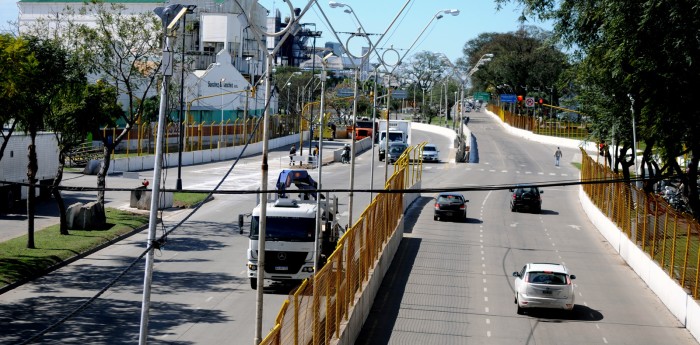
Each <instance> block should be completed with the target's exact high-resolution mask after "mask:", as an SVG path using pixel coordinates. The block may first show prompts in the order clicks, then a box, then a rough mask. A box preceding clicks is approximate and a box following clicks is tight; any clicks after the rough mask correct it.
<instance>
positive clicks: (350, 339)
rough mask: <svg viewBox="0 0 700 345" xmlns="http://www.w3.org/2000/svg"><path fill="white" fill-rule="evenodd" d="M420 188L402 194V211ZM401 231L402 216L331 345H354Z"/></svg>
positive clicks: (394, 251)
mask: <svg viewBox="0 0 700 345" xmlns="http://www.w3.org/2000/svg"><path fill="white" fill-rule="evenodd" d="M420 187H421V184H420V181H419V182H418V183H416V184H415V185H413V186H412V187H411V189H415V190H416V191H417V192H416V193H405V194H404V197H403V200H404V211H405V210H407V209H408V208H409V207H410V206H411V203H413V201H415V200H416V199H417V198H418V197H419V196H420ZM403 231H404V217H403V216H402V217H401V219H400V220H399V224H398V225H397V226H396V230H395V231H394V234H393V235H392V236H391V237H390V238H389V240H388V241H387V243H386V245H385V246H384V249H383V250H382V252H381V255H380V256H379V258H378V259H377V261H376V263H375V266H374V269H372V270H370V272H369V278H368V279H367V281H366V282H365V283H364V284H363V287H362V293H361V294H360V295H359V296H357V297H356V298H355V301H354V302H353V307H352V308H351V309H350V310H349V311H348V320H347V321H345V322H344V323H342V324H341V326H340V337H339V338H338V339H333V341H331V344H338V345H352V344H354V343H355V340H357V336H358V335H359V334H360V332H361V331H362V326H363V325H364V323H365V320H367V316H369V313H370V311H371V310H372V304H374V298H375V297H376V296H377V292H378V291H379V287H380V286H381V285H382V280H384V276H385V275H386V272H387V271H388V270H389V267H390V266H391V262H392V261H393V260H394V255H395V254H396V251H397V250H398V248H399V245H400V244H401V240H402V239H403Z"/></svg>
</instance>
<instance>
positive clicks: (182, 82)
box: [175, 5, 197, 191]
mask: <svg viewBox="0 0 700 345" xmlns="http://www.w3.org/2000/svg"><path fill="white" fill-rule="evenodd" d="M186 8H187V11H186V12H185V14H183V15H182V58H181V61H180V64H181V65H182V66H181V68H180V112H178V114H177V122H178V127H177V128H178V131H177V182H176V183H175V189H176V190H178V191H181V190H182V148H183V141H185V139H184V138H185V133H184V130H183V127H182V114H184V112H185V110H184V108H185V26H186V25H185V23H186V22H187V21H186V18H187V14H188V13H194V9H195V8H197V6H196V5H188V6H187V7H186ZM188 123H189V122H188Z"/></svg>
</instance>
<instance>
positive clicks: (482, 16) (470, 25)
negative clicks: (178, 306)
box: [0, 0, 552, 61]
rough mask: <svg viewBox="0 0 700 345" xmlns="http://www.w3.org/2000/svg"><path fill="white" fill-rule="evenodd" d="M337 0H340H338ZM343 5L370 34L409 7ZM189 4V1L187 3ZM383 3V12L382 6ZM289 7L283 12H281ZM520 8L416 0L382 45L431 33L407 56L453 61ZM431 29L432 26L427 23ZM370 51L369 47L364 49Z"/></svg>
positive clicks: (348, 19)
mask: <svg viewBox="0 0 700 345" xmlns="http://www.w3.org/2000/svg"><path fill="white" fill-rule="evenodd" d="M336 1H337V0H336ZM339 2H344V3H346V4H348V5H350V6H351V7H352V9H353V10H354V11H355V14H356V15H357V17H358V18H359V20H360V22H361V24H362V25H363V26H364V28H365V29H366V30H367V32H369V33H376V34H381V33H384V32H385V31H386V29H387V27H388V26H389V24H390V23H391V21H392V20H393V19H394V18H395V17H396V14H397V13H398V12H399V10H400V9H401V8H402V7H403V6H404V4H405V3H406V0H373V1H370V0H346V1H339ZM182 3H183V4H186V3H187V2H186V1H184V2H182ZM259 3H260V4H261V5H263V6H265V7H267V8H268V9H270V10H272V9H273V8H279V9H280V12H281V14H282V17H285V16H288V13H289V11H288V8H287V5H286V4H284V2H282V0H260V1H259ZM292 3H293V4H294V6H296V7H303V6H305V4H306V3H307V1H306V0H292ZM318 4H319V5H321V7H322V8H323V11H324V13H325V14H326V16H327V17H328V18H329V19H330V20H331V23H332V24H333V28H334V29H335V30H336V31H339V32H354V31H356V29H357V27H358V25H357V24H356V23H355V22H354V17H353V16H352V15H351V14H347V13H344V12H343V9H342V8H330V6H329V5H328V0H319V1H318ZM378 4H381V5H379V7H378V6H377V5H378ZM282 6H284V7H282ZM445 9H458V10H460V14H459V15H458V16H451V15H445V16H444V17H443V18H442V19H440V20H433V21H432V22H431V19H432V18H433V17H434V16H435V14H436V13H437V12H439V11H441V10H445ZM519 13H520V11H519V9H518V8H517V7H516V6H508V7H506V8H504V9H501V10H500V11H496V5H495V4H494V2H493V1H491V0H411V2H410V3H409V4H408V6H407V7H406V9H405V10H404V12H403V13H402V15H401V17H399V18H398V19H397V20H396V23H395V24H394V25H393V26H392V28H391V29H390V30H389V32H388V33H387V34H386V35H385V36H384V38H383V39H382V41H381V42H380V44H379V47H380V48H389V47H391V46H393V47H394V48H395V49H396V50H397V51H398V53H399V54H401V55H403V54H404V52H405V50H402V49H407V48H409V47H410V46H411V44H412V43H413V42H414V41H415V40H416V38H417V37H418V35H419V34H420V32H421V31H422V30H423V29H424V28H426V26H427V29H426V30H425V33H424V34H423V35H422V36H421V38H420V39H419V40H418V41H417V43H416V44H415V46H414V47H413V49H411V51H410V52H408V56H411V55H413V54H414V53H416V52H419V51H424V50H427V51H432V52H436V53H444V54H445V55H447V57H449V58H450V60H452V61H454V60H455V59H457V58H459V57H461V56H462V47H463V46H464V43H466V42H467V41H469V40H471V39H474V38H476V37H477V36H478V35H479V34H481V33H483V32H510V31H515V30H517V29H518V27H519V25H520V24H519V23H518V21H517V19H518V16H519ZM17 17H18V9H17V3H16V1H14V0H0V28H2V29H5V28H7V27H8V26H7V21H8V20H17ZM321 18H322V16H321V12H320V11H319V10H318V9H317V8H316V7H315V6H314V7H313V8H312V9H310V10H309V11H308V12H307V13H306V14H305V16H304V17H303V18H302V22H303V23H316V29H317V30H319V31H322V32H323V36H322V38H321V39H317V41H316V45H317V46H323V43H324V42H326V41H329V40H332V41H336V39H335V37H334V36H333V35H332V34H331V30H330V28H329V27H328V25H327V24H325V21H324V20H322V19H321ZM429 22H431V23H430V25H428V23H429ZM528 24H530V25H536V26H539V27H542V28H544V29H547V30H551V28H552V25H551V23H542V22H530V23H528ZM339 37H340V38H341V40H343V41H345V40H346V39H347V38H348V35H347V34H339ZM379 37H380V36H379V35H377V36H371V39H372V40H373V42H376V41H377V40H378V39H379ZM361 43H363V42H361V41H360V39H359V38H354V39H353V40H352V41H351V45H350V51H351V52H352V53H353V54H355V55H360V51H359V49H360V46H361V45H362V44H361ZM364 45H365V46H366V44H364ZM385 58H386V60H389V61H391V60H396V54H394V53H386V55H385Z"/></svg>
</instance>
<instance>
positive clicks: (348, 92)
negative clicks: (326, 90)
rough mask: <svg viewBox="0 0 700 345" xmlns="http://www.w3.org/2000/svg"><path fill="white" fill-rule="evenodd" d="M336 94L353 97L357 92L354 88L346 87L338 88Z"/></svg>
mask: <svg viewBox="0 0 700 345" xmlns="http://www.w3.org/2000/svg"><path fill="white" fill-rule="evenodd" d="M336 95H337V96H338V97H352V96H354V95H355V92H353V91H352V89H349V88H344V89H338V90H337V91H336Z"/></svg>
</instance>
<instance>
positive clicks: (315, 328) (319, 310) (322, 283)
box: [261, 143, 426, 345]
mask: <svg viewBox="0 0 700 345" xmlns="http://www.w3.org/2000/svg"><path fill="white" fill-rule="evenodd" d="M425 144H426V143H422V144H421V145H418V146H416V147H410V148H409V149H408V150H406V152H404V154H403V155H401V157H399V159H398V160H397V161H396V163H395V165H394V173H393V175H391V177H390V178H389V179H388V180H387V183H386V186H385V189H386V190H394V189H406V188H409V187H410V186H412V185H413V184H414V183H415V182H417V181H418V180H419V179H420V176H421V171H420V169H421V168H422V149H423V146H424V145H425ZM411 157H413V159H411ZM411 161H413V162H415V163H417V164H413V165H411V164H410V163H411ZM402 214H403V194H402V193H379V194H377V196H376V197H375V198H374V199H373V200H372V202H371V203H370V204H369V206H367V208H366V209H365V210H364V211H363V212H362V214H361V215H360V217H359V218H358V219H357V222H355V224H353V226H352V227H351V228H350V229H349V230H348V231H347V232H346V233H345V234H344V235H343V237H342V238H340V240H339V241H338V245H337V247H336V250H335V251H334V252H333V253H332V254H331V255H330V256H329V257H328V260H327V261H326V264H325V265H324V266H323V268H321V269H320V270H319V271H318V272H317V273H316V274H315V275H314V277H313V279H312V280H308V279H307V280H305V281H304V282H303V283H302V284H301V285H300V286H299V288H298V289H296V290H295V291H294V292H293V293H292V294H290V296H289V298H288V299H287V300H286V301H285V302H284V304H283V305H282V308H281V309H280V311H279V314H278V316H277V320H276V323H275V326H274V327H273V328H272V330H271V331H270V333H269V334H268V335H267V336H266V337H265V339H263V341H262V342H261V344H262V345H268V344H269V345H272V344H274V345H286V344H290V345H292V344H293V345H299V344H304V345H306V344H313V345H320V344H329V343H330V342H331V340H332V339H333V338H335V339H338V337H339V336H340V323H341V322H342V321H343V320H347V318H348V316H349V314H348V313H349V310H350V309H351V308H352V307H353V301H355V297H356V296H358V295H359V294H361V293H362V292H363V289H362V288H363V282H365V281H367V279H368V278H369V272H370V271H371V270H372V269H373V268H374V263H375V261H376V260H377V258H378V257H379V255H380V254H381V252H382V250H383V249H384V245H385V244H386V243H387V240H388V239H389V238H390V237H391V236H392V235H393V233H394V230H395V229H396V226H397V225H398V222H399V220H400V219H401V216H402Z"/></svg>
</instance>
